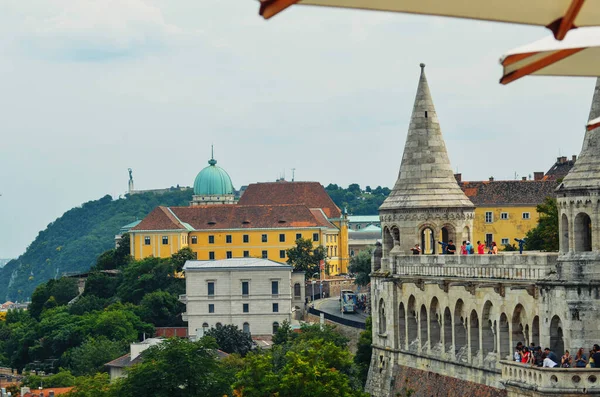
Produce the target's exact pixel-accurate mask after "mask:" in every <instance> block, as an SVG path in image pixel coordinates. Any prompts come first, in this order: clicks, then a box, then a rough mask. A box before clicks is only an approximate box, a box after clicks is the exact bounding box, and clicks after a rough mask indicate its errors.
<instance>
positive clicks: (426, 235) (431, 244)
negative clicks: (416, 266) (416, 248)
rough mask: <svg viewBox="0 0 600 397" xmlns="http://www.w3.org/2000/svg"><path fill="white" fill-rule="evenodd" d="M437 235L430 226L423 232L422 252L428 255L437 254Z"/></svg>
mask: <svg viewBox="0 0 600 397" xmlns="http://www.w3.org/2000/svg"><path fill="white" fill-rule="evenodd" d="M435 244H436V243H435V233H434V232H433V229H432V228H430V227H429V226H427V227H425V228H423V230H421V252H423V254H426V255H431V254H435Z"/></svg>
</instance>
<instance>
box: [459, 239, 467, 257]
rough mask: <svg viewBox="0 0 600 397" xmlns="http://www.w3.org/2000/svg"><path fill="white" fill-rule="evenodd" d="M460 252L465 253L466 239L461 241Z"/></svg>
mask: <svg viewBox="0 0 600 397" xmlns="http://www.w3.org/2000/svg"><path fill="white" fill-rule="evenodd" d="M460 254H461V255H467V242H466V241H463V243H462V245H461V246H460Z"/></svg>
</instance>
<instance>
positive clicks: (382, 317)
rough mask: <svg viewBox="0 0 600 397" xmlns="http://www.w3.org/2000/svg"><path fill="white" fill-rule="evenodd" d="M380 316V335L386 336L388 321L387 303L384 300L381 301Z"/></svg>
mask: <svg viewBox="0 0 600 397" xmlns="http://www.w3.org/2000/svg"><path fill="white" fill-rule="evenodd" d="M378 315H379V316H378V317H379V323H378V325H379V326H378V329H379V334H385V332H386V328H387V321H386V318H385V302H384V301H383V299H380V300H379V310H378Z"/></svg>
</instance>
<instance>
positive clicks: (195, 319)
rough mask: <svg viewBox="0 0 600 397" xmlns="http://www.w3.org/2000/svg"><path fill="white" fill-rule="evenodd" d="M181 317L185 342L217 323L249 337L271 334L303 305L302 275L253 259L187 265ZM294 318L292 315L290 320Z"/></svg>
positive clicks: (278, 265)
mask: <svg viewBox="0 0 600 397" xmlns="http://www.w3.org/2000/svg"><path fill="white" fill-rule="evenodd" d="M183 269H184V271H185V286H186V295H183V296H181V297H180V300H181V301H182V302H183V303H185V304H186V306H187V309H186V313H184V314H183V319H184V320H185V321H187V322H188V334H189V336H190V338H193V337H195V336H199V335H202V334H203V332H204V331H205V330H207V329H209V328H211V327H215V326H216V325H217V324H222V325H226V324H233V325H236V326H237V327H238V328H240V329H242V330H244V331H246V332H249V333H251V334H252V335H253V336H258V335H272V334H273V333H274V331H275V330H276V329H277V327H279V325H281V324H282V323H283V321H285V320H287V321H290V322H291V320H292V317H293V313H296V312H297V313H298V314H300V313H301V312H302V310H303V307H304V272H293V271H292V270H293V268H292V266H290V265H287V264H284V263H278V262H274V261H271V260H268V259H259V258H231V259H222V260H216V261H215V260H213V261H187V262H186V264H185V266H184V267H183ZM294 317H296V316H294Z"/></svg>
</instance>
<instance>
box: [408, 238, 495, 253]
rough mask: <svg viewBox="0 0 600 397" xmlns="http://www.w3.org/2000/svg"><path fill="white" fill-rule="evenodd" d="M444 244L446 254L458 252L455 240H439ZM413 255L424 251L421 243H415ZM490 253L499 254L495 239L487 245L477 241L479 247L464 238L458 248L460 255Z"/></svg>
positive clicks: (443, 250) (412, 249) (443, 248)
mask: <svg viewBox="0 0 600 397" xmlns="http://www.w3.org/2000/svg"><path fill="white" fill-rule="evenodd" d="M439 243H440V244H441V245H442V253H443V254H444V255H454V254H456V253H457V249H456V245H455V244H454V241H452V240H449V241H448V242H447V243H443V242H441V241H440V242H439ZM410 250H411V251H412V253H413V255H420V254H421V252H422V249H421V246H420V245H419V244H415V246H414V247H413V248H411V249H410ZM486 250H487V253H488V254H490V255H498V245H497V244H496V242H495V241H492V242H491V244H490V246H489V247H487V246H486V245H485V244H484V243H482V242H481V241H477V248H475V246H474V245H473V244H471V242H470V241H468V240H464V241H463V242H462V245H461V246H460V248H459V249H458V254H460V255H474V254H478V255H484V254H485V253H486Z"/></svg>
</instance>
